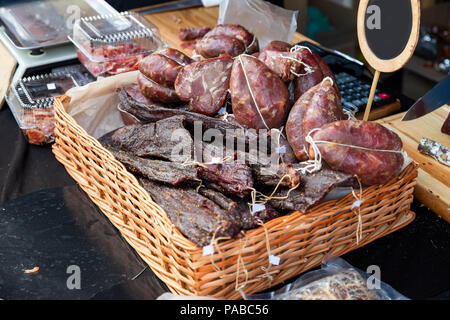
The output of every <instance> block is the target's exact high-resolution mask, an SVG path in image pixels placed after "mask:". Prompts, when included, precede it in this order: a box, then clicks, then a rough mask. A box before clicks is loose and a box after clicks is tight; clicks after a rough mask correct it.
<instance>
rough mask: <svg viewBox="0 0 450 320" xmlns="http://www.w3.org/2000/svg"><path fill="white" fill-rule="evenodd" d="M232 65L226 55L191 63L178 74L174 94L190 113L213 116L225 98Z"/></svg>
mask: <svg viewBox="0 0 450 320" xmlns="http://www.w3.org/2000/svg"><path fill="white" fill-rule="evenodd" d="M232 65H233V59H232V58H231V57H230V56H228V55H224V56H221V57H219V58H213V59H206V60H200V61H198V62H194V63H191V64H189V65H187V66H186V67H184V68H183V69H182V70H181V71H180V73H179V74H178V77H177V79H176V82H175V92H176V93H177V95H178V96H179V97H180V99H181V100H182V101H189V106H190V110H191V111H193V112H197V113H201V114H204V115H214V114H216V113H217V112H218V111H219V110H220V108H222V106H223V104H224V103H225V100H226V98H227V94H228V88H229V84H230V75H231V67H232Z"/></svg>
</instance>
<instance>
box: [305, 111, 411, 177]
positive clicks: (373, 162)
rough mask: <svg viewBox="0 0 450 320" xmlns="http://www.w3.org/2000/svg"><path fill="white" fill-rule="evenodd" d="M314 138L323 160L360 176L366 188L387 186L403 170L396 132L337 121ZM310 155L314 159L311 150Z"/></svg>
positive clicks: (322, 129) (401, 145)
mask: <svg viewBox="0 0 450 320" xmlns="http://www.w3.org/2000/svg"><path fill="white" fill-rule="evenodd" d="M311 136H312V138H313V140H314V141H317V143H316V145H317V147H318V149H319V150H320V153H321V155H322V159H323V160H324V161H325V162H326V163H327V164H328V165H329V166H330V167H331V168H332V169H333V170H337V171H341V172H345V173H348V174H354V175H357V176H358V178H359V179H360V181H361V183H362V184H363V185H375V184H383V183H386V182H387V181H388V180H390V179H391V178H393V177H395V176H397V175H398V174H399V173H400V171H401V169H402V167H403V162H404V157H403V154H402V153H401V151H402V149H403V144H402V140H401V139H400V137H399V136H398V135H397V134H396V133H395V132H393V131H391V130H389V129H387V128H385V127H383V126H382V125H380V124H378V123H376V122H368V121H359V120H342V121H336V122H333V123H329V124H326V125H324V126H323V127H321V128H320V129H319V130H318V131H316V132H314V133H312V135H311ZM320 141H330V142H334V143H340V144H344V145H346V146H344V145H336V144H329V143H320ZM357 147H362V148H364V149H361V148H357ZM377 150H379V151H377ZM391 151H397V152H391ZM309 153H310V157H314V150H313V148H312V146H310V148H309Z"/></svg>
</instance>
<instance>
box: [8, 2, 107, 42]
mask: <svg viewBox="0 0 450 320" xmlns="http://www.w3.org/2000/svg"><path fill="white" fill-rule="evenodd" d="M0 2H2V3H3V2H5V1H0ZM8 2H9V3H8V4H7V5H5V6H2V7H1V8H0V20H1V22H2V23H3V24H4V25H5V27H6V33H7V35H8V37H9V38H10V39H11V41H12V42H13V43H14V45H16V46H17V47H19V48H22V49H34V48H43V47H48V46H55V45H59V44H62V43H66V42H69V40H68V39H67V36H68V35H70V34H72V25H71V23H70V22H71V21H72V19H73V15H74V14H78V13H79V14H80V16H81V17H87V16H93V15H97V14H107V13H113V12H114V9H113V8H112V7H111V6H109V5H108V4H107V3H106V2H104V1H101V0H31V1H30V0H26V1H25V0H21V1H8Z"/></svg>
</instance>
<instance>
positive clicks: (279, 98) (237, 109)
mask: <svg viewBox="0 0 450 320" xmlns="http://www.w3.org/2000/svg"><path fill="white" fill-rule="evenodd" d="M241 60H242V62H243V65H241ZM244 70H245V72H244ZM247 81H248V83H247ZM249 86H250V88H249ZM250 90H251V91H250ZM230 91H231V102H232V106H233V114H234V116H235V118H236V120H237V121H238V122H239V123H240V124H242V125H245V126H247V127H249V128H254V129H264V128H266V125H267V126H268V129H271V128H280V127H281V126H282V125H283V124H284V123H285V120H286V117H287V113H288V108H289V92H288V89H287V87H286V85H285V84H284V82H283V81H281V79H280V78H279V77H278V76H277V75H276V74H275V73H273V72H272V71H271V70H270V69H269V68H268V67H267V66H266V65H265V64H264V63H262V62H261V61H260V60H258V59H257V58H255V57H253V56H249V55H241V56H240V57H239V58H236V59H235V60H234V62H233V69H232V71H231V79H230ZM252 92H253V97H252ZM253 98H254V99H253ZM255 101H256V103H257V105H258V107H259V111H260V113H261V115H260V114H259V112H258V109H257V106H256V105H255ZM261 116H262V118H261ZM263 119H264V120H263Z"/></svg>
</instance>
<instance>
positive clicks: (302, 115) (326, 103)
mask: <svg viewBox="0 0 450 320" xmlns="http://www.w3.org/2000/svg"><path fill="white" fill-rule="evenodd" d="M342 119H345V116H344V113H343V111H342V107H341V103H340V100H339V99H338V97H337V94H336V91H335V89H334V87H333V86H331V82H330V81H328V80H324V81H322V82H321V83H319V84H317V85H315V86H314V87H312V88H310V89H309V90H308V91H307V92H306V93H305V94H303V95H302V96H301V97H300V98H299V99H298V100H297V102H296V103H295V104H294V106H293V107H292V109H291V111H290V113H289V117H288V120H287V122H286V135H287V139H288V142H289V144H290V145H291V147H292V150H294V153H295V156H296V157H297V159H298V160H300V161H305V160H307V159H308V155H307V151H306V148H305V147H306V142H305V138H306V136H307V135H308V134H309V133H310V132H311V130H313V129H315V128H320V127H321V126H323V125H324V124H326V123H329V122H333V121H337V120H342Z"/></svg>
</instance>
